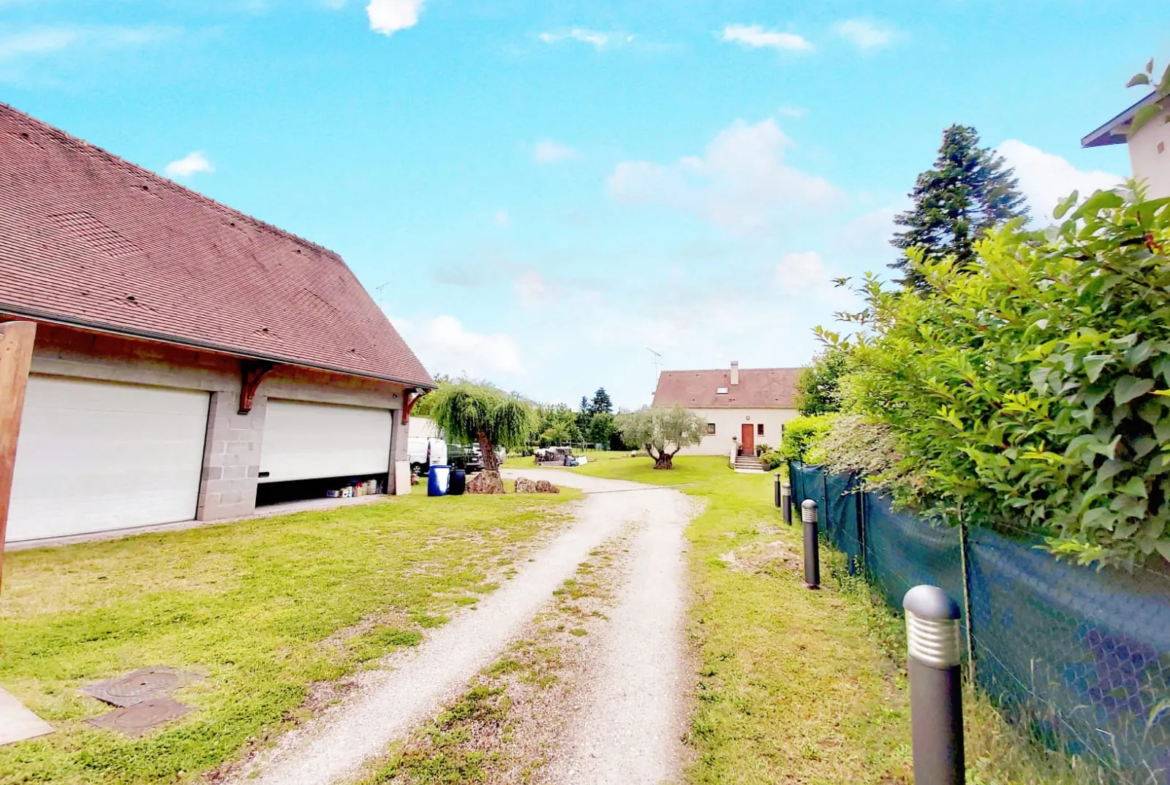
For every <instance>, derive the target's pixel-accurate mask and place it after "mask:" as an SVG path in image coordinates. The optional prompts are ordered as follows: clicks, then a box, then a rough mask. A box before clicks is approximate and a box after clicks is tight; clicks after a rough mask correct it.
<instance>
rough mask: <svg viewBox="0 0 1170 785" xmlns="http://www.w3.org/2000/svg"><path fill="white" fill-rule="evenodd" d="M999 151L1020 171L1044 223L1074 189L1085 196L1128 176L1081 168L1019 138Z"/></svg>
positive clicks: (1030, 200)
mask: <svg viewBox="0 0 1170 785" xmlns="http://www.w3.org/2000/svg"><path fill="white" fill-rule="evenodd" d="M998 151H999V154H1000V155H1002V156H1003V157H1004V158H1005V159H1006V160H1007V163H1008V165H1009V166H1011V167H1012V168H1014V169H1015V170H1016V176H1017V177H1018V178H1019V180H1020V190H1021V191H1022V192H1023V194H1024V197H1025V198H1026V199H1027V200H1028V205H1029V206H1030V207H1031V208H1032V213H1031V214H1032V218H1033V220H1035V221H1037V222H1038V223H1042V224H1048V223H1051V222H1052V220H1053V218H1052V210H1053V209H1054V208H1055V207H1056V205H1057V204H1059V203H1060V202H1061V201H1062V200H1063V199H1065V198H1066V197H1067V196H1068V195H1069V194H1071V193H1072V192H1073V191H1079V192H1080V194H1081V197H1082V198H1083V197H1085V196H1088V195H1089V194H1091V193H1092V192H1093V191H1097V190H1105V189H1109V188H1114V187H1116V186H1117V185H1118V184H1120V183H1121V181H1122V180H1123V179H1124V178H1122V177H1121V175H1116V174H1111V173H1109V172H1102V171H1100V170H1096V169H1095V170H1092V171H1087V172H1086V171H1081V170H1080V169H1077V168H1076V167H1075V166H1073V165H1072V164H1070V163H1069V162H1068V161H1066V160H1065V159H1063V158H1061V157H1060V156H1059V155H1053V154H1052V153H1046V152H1044V151H1043V150H1040V149H1039V148H1036V147H1033V146H1032V145H1030V144H1026V143H1024V142H1021V141H1019V140H1018V139H1008V140H1007V141H1006V142H1004V143H1003V144H1001V145H1000V146H999V148H998Z"/></svg>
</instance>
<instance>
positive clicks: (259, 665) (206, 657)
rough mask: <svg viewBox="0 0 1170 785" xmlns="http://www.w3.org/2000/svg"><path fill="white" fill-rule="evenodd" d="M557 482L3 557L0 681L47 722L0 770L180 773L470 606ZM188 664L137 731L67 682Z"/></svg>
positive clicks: (63, 776) (555, 509)
mask: <svg viewBox="0 0 1170 785" xmlns="http://www.w3.org/2000/svg"><path fill="white" fill-rule="evenodd" d="M574 497H575V494H574V492H572V491H570V492H567V493H564V494H561V495H560V496H557V497H540V498H536V497H532V496H518V495H508V496H502V497H501V496H494V497H470V496H464V497H458V498H455V497H448V498H443V499H428V498H426V497H422V496H411V497H403V498H400V499H393V500H388V501H386V502H384V503H375V504H370V505H364V506H360V507H349V508H344V509H339V510H334V511H330V512H306V513H300V514H296V515H290V516H284V517H280V518H269V519H262V520H253V521H246V522H241V523H233V524H226V525H221V526H210V527H206V528H200V529H193V530H189V531H183V532H173V533H166V534H149V535H142V536H138V537H131V538H127V539H124V540H117V541H112V542H104V543H91V544H82V545H76V546H70V547H65V548H59V549H47V550H39V551H25V552H18V553H14V554H11V555H9V556H8V557H7V558H6V559H5V569H6V575H5V586H4V595H3V598H0V686H3V687H4V688H5V689H6V690H8V691H9V692H11V693H13V694H14V695H16V697H18V698H19V699H20V700H22V701H24V703H25V704H26V705H27V706H28V707H29V708H31V709H32V710H33V711H35V712H36V713H37V714H39V715H40V716H41V717H43V718H45V719H46V720H48V721H49V722H50V723H52V724H53V725H54V726H55V727H56V728H57V731H56V733H54V734H52V735H50V736H46V737H43V738H41V739H36V740H32V741H27V742H21V743H19V744H16V745H12V746H7V747H0V783H5V784H6V785H7V784H8V783H25V782H54V783H78V784H80V783H85V784H86V785H96V784H97V783H146V782H150V783H157V782H189V781H195V780H197V779H199V778H200V777H201V776H202V775H203V774H204V773H205V772H208V771H209V770H211V769H214V768H216V767H219V766H222V765H223V764H225V763H226V762H229V761H232V760H234V759H236V758H238V757H239V756H240V755H241V754H242V753H246V751H247V750H248V749H252V748H257V749H258V748H262V747H264V746H265V745H266V744H267V743H268V742H269V741H270V740H271V739H272V738H274V737H275V736H277V735H278V734H280V733H281V732H282V731H284V730H287V729H288V728H290V727H292V726H294V725H297V724H299V722H300V721H302V720H304V719H306V718H308V717H309V716H311V715H313V714H314V713H316V711H317V710H319V709H320V708H322V707H324V706H325V705H327V704H329V703H331V702H333V701H335V700H337V699H338V698H339V697H340V696H341V694H342V693H343V692H344V690H345V687H346V680H345V678H344V677H346V675H347V674H350V673H352V672H354V671H355V670H357V669H360V668H362V667H363V664H364V663H370V662H371V661H373V660H375V659H376V658H378V657H381V656H383V655H385V654H387V653H389V652H391V651H393V650H394V649H396V648H399V647H405V646H413V645H417V644H418V643H419V642H420V641H421V640H422V639H423V638H424V636H425V635H426V634H427V632H428V628H432V627H436V626H439V625H442V624H444V623H445V622H446V621H447V618H448V616H449V615H450V614H452V613H453V612H454V611H456V610H458V609H459V608H461V607H463V606H470V607H472V608H474V607H475V605H476V603H477V602H479V600H480V598H481V597H483V596H484V595H487V594H490V593H491V592H492V591H493V590H494V589H495V588H496V586H497V584H498V582H500V581H503V580H505V579H506V578H507V576H508V574H509V573H508V570H509V566H510V565H511V564H513V563H514V562H516V561H518V560H523V557H524V555H525V554H527V553H528V552H529V550H530V549H531V547H532V546H533V545H534V544H535V543H536V542H538V541H541V540H542V539H544V537H543V535H545V534H549V533H551V531H553V530H555V529H557V528H559V527H560V526H561V525H562V524H563V523H564V522H565V521H567V520H568V516H567V514H566V513H565V510H566V508H565V506H564V503H565V502H566V501H569V500H571V499H572V498H574ZM147 666H165V667H170V668H177V669H182V670H186V671H191V672H194V673H196V674H199V675H202V676H204V677H205V678H203V679H201V680H197V681H192V682H190V683H188V684H186V685H184V686H182V687H180V688H179V689H177V690H175V691H174V692H173V693H172V697H173V698H174V699H176V700H178V701H181V702H182V703H184V704H186V705H188V706H191V707H193V708H194V709H195V711H193V712H192V713H190V714H187V715H186V716H184V717H183V718H181V719H179V720H177V721H175V722H172V723H170V724H168V725H164V726H162V727H161V728H159V729H158V730H155V731H152V732H150V733H149V734H147V735H144V736H142V737H140V738H130V737H126V736H124V735H122V734H119V733H116V732H111V731H108V730H102V729H99V728H97V727H94V726H93V725H91V724H89V723H87V722H86V720H88V719H91V718H94V717H97V716H99V715H102V714H105V713H107V712H109V711H110V710H111V709H112V708H113V707H111V706H108V705H105V704H103V703H101V702H99V701H98V700H96V699H94V698H92V697H89V696H87V695H85V694H83V693H81V692H80V691H79V690H80V688H82V687H84V686H86V685H88V684H91V683H93V682H98V681H101V680H104V679H109V678H113V677H117V676H120V675H123V674H126V673H129V672H130V671H133V670H135V669H137V668H142V667H147Z"/></svg>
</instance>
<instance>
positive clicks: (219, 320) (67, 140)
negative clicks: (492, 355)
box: [0, 104, 434, 541]
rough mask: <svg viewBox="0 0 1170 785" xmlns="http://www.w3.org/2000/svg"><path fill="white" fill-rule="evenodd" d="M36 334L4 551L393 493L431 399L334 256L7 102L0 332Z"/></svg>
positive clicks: (1, 112)
mask: <svg viewBox="0 0 1170 785" xmlns="http://www.w3.org/2000/svg"><path fill="white" fill-rule="evenodd" d="M11 319H25V320H32V321H35V322H37V339H36V345H35V349H34V354H33V361H32V373H31V376H30V378H29V384H28V390H27V393H26V399H25V405H24V416H23V422H22V426H21V433H20V440H19V443H18V448H17V457H16V472H15V477H14V481H13V494H12V501H11V508H10V512H9V523H8V535H7V538H8V540H9V541H22V540H36V539H42V538H48V537H59V536H67V535H76V534H85V533H90V532H98V531H109V530H116V529H127V528H133V527H138V526H148V525H156V524H163V523H171V522H178V521H187V520H192V519H196V520H205V521H210V520H216V519H223V518H234V517H239V516H243V515H248V514H250V513H252V512H254V511H255V508H256V505H257V500H258V499H259V501H260V502H261V503H264V502H265V501H278V500H283V499H290V498H296V497H298V496H302V497H303V496H318V495H324V489H325V488H326V487H336V486H337V484H338V483H339V482H342V483H344V482H348V481H349V480H350V479H376V480H378V481H379V483H381V484H382V485H383V486H384V487H386V488H387V489H388V491H389V492H391V493H392V492H394V491H395V490H396V489H395V471H394V469H395V466H396V464H397V463H398V462H403V464H402V465H405V463H404V462H405V461H406V444H407V428H406V427H405V423H406V421H407V418H408V416H409V411H410V407H411V406H412V405H413V402H414V400H416V399H417V397H418V396H419V395H420V394H422V393H423V392H425V391H426V390H428V389H431V388H433V386H434V383H433V381H432V380H431V377H430V375H429V374H428V373H427V372H426V370H425V369H424V368H423V366H422V364H421V363H420V362H419V361H418V359H417V358H416V357H415V355H414V354H413V352H411V350H410V348H409V347H408V346H407V345H406V343H405V342H404V341H403V340H402V338H401V337H400V336H399V335H398V333H397V332H396V331H395V330H394V328H393V327H392V326H391V325H390V323H389V321H388V320H387V319H386V317H385V315H384V314H383V313H382V311H381V309H380V308H379V307H378V306H377V305H376V304H375V303H374V301H373V300H372V299H371V298H370V296H369V294H368V293H367V292H366V291H365V289H363V287H362V286H361V284H360V283H359V282H358V280H357V278H355V277H354V275H353V273H352V272H350V270H349V268H348V267H346V265H345V263H344V262H343V261H342V260H341V258H340V257H339V256H338V255H337V254H335V253H333V252H331V251H329V250H327V249H325V248H322V247H320V246H318V245H314V244H313V243H310V242H308V241H306V240H303V239H301V238H299V237H296V236H294V235H291V234H289V233H287V232H284V231H282V230H280V229H277V228H276V227H274V226H270V225H268V224H265V223H263V222H261V221H258V220H256V219H254V218H251V217H249V216H247V215H244V214H243V213H240V212H237V211H235V210H232V209H230V208H228V207H225V206H223V205H221V204H219V203H217V202H215V201H213V200H211V199H208V198H206V197H204V196H201V195H199V194H197V193H194V192H193V191H190V190H188V189H186V188H183V187H181V186H179V185H176V184H175V183H173V182H171V181H169V180H166V179H164V178H161V177H159V176H157V175H155V174H153V173H151V172H149V171H147V170H145V169H142V168H141V167H138V166H135V165H133V164H130V163H128V162H126V161H123V160H122V159H120V158H117V157H116V156H114V155H111V154H110V153H107V152H105V151H103V150H100V149H98V148H96V147H94V146H92V145H89V144H87V143H85V142H83V141H81V140H78V139H75V138H73V137H71V136H69V135H67V134H65V133H63V132H62V131H59V130H57V129H55V128H53V127H51V126H48V125H46V124H44V123H42V122H40V121H38V120H35V119H33V118H31V117H29V116H27V115H25V114H22V113H20V112H18V111H16V110H15V109H13V108H11V107H9V106H6V105H3V104H0V321H7V320H11Z"/></svg>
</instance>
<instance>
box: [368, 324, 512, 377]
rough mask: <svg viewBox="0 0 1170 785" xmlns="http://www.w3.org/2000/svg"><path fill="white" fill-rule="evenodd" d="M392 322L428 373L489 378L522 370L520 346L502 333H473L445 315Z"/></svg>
mask: <svg viewBox="0 0 1170 785" xmlns="http://www.w3.org/2000/svg"><path fill="white" fill-rule="evenodd" d="M391 321H393V322H394V326H395V327H397V328H398V330H399V332H400V333H401V334H402V336H403V338H405V339H406V341H407V343H408V344H410V348H411V349H413V350H414V352H415V354H417V355H418V358H419V359H420V360H421V361H422V364H423V365H424V366H425V367H426V368H427V370H429V371H430V372H431V373H448V374H455V375H459V374H466V375H468V376H470V377H473V378H491V377H492V376H495V375H498V374H505V375H508V374H521V373H523V371H524V364H523V362H522V361H521V359H520V345H519V344H518V343H517V342H516V339H515V338H513V337H512V336H510V335H507V334H505V333H477V332H472V331H470V330H468V329H466V328H465V327H464V326H463V324H462V323H461V322H460V321H459V320H458V319H456V318H455V317H454V316H447V315H443V316H436V317H434V318H433V319H418V320H415V319H402V318H398V319H392V320H391Z"/></svg>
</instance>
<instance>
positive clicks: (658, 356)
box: [646, 346, 662, 387]
mask: <svg viewBox="0 0 1170 785" xmlns="http://www.w3.org/2000/svg"><path fill="white" fill-rule="evenodd" d="M646 351H648V352H650V354H652V355H654V385H655V386H656V387H657V386H658V361H659V360H661V359H662V352H656V351H654V350H653V349H651V348H650V347H649V346H647V347H646Z"/></svg>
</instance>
